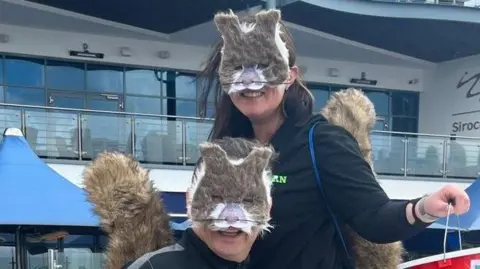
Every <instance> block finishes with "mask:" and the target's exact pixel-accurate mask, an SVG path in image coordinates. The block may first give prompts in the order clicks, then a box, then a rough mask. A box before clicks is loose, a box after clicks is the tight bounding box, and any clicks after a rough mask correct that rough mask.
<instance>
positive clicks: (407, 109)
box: [392, 92, 419, 117]
mask: <svg viewBox="0 0 480 269" xmlns="http://www.w3.org/2000/svg"><path fill="white" fill-rule="evenodd" d="M418 105H419V104H418V93H416V92H392V114H393V115H394V116H411V117H417V116H418Z"/></svg>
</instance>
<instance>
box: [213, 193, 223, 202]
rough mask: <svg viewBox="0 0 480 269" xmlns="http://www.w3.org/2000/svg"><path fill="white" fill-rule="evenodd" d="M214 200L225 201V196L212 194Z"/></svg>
mask: <svg viewBox="0 0 480 269" xmlns="http://www.w3.org/2000/svg"><path fill="white" fill-rule="evenodd" d="M212 201H213V202H215V203H221V202H223V197H222V196H220V195H212Z"/></svg>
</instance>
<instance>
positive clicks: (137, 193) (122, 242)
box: [83, 152, 173, 269]
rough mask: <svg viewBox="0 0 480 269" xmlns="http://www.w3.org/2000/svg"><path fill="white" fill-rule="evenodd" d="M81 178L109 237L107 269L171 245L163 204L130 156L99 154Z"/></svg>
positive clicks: (113, 268) (116, 267)
mask: <svg viewBox="0 0 480 269" xmlns="http://www.w3.org/2000/svg"><path fill="white" fill-rule="evenodd" d="M83 176H84V185H85V189H86V191H87V193H88V200H89V201H90V202H92V203H93V204H94V205H95V207H94V213H95V214H97V215H98V216H99V217H100V219H101V227H102V229H103V230H104V231H105V232H106V233H107V234H108V236H109V242H108V248H107V253H106V254H107V268H108V269H120V268H121V267H122V266H124V265H125V264H126V263H127V262H130V261H133V260H135V259H137V258H139V257H141V256H142V255H143V254H146V253H148V252H151V251H155V250H157V249H160V248H162V247H164V246H167V245H169V244H171V243H172V242H173V234H172V232H171V230H170V227H169V216H168V214H167V213H166V211H165V209H164V205H163V201H162V200H161V199H160V197H159V194H158V192H156V190H155V188H154V187H153V182H152V181H150V180H149V177H148V171H147V170H145V169H143V168H142V167H141V166H140V164H139V163H138V162H137V161H136V160H135V159H134V158H133V157H131V156H127V155H124V154H121V153H111V152H108V153H102V154H100V155H99V156H98V157H97V158H96V159H95V160H94V161H93V163H92V165H91V166H90V167H87V168H86V169H85V171H84V174H83Z"/></svg>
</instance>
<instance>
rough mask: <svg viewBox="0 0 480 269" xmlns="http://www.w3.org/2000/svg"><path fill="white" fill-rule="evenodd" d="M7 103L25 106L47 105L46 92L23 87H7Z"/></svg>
mask: <svg viewBox="0 0 480 269" xmlns="http://www.w3.org/2000/svg"><path fill="white" fill-rule="evenodd" d="M5 102H7V103H13V104H23V105H37V106H44V105H45V90H44V89H34V88H22V87H6V90H5Z"/></svg>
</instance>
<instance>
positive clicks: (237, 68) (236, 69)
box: [235, 65, 243, 71]
mask: <svg viewBox="0 0 480 269" xmlns="http://www.w3.org/2000/svg"><path fill="white" fill-rule="evenodd" d="M242 70H243V66H241V65H237V66H235V71H242Z"/></svg>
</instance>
